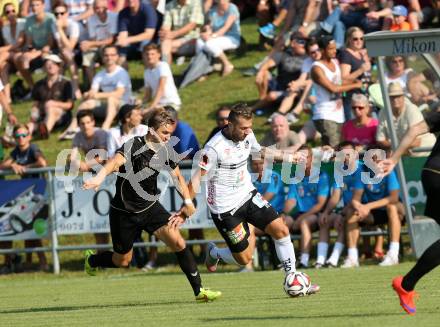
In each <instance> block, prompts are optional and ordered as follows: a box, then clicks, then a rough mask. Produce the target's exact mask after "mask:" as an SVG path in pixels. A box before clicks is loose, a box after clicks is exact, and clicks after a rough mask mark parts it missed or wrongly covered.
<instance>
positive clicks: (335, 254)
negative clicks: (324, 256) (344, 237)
mask: <svg viewBox="0 0 440 327" xmlns="http://www.w3.org/2000/svg"><path fill="white" fill-rule="evenodd" d="M342 250H344V243H340V242H336V243H335V246H334V247H333V251H332V254H331V255H330V258H328V260H327V261H328V262H330V263H331V264H332V265H333V266H337V265H338V261H339V257H340V256H341V253H342Z"/></svg>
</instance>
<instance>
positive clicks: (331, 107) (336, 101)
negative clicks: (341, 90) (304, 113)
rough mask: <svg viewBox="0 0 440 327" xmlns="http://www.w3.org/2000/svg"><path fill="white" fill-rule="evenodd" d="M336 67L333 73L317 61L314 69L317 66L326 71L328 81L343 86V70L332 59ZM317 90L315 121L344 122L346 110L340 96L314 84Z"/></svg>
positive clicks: (314, 110) (314, 111)
mask: <svg viewBox="0 0 440 327" xmlns="http://www.w3.org/2000/svg"><path fill="white" fill-rule="evenodd" d="M332 61H333V64H334V65H335V68H336V69H335V71H334V72H332V71H331V70H330V69H328V67H327V66H326V65H324V64H323V63H320V62H318V61H315V62H314V63H313V64H312V67H314V66H317V67H319V68H321V69H322V70H323V71H324V74H325V76H326V77H327V79H328V80H329V81H330V82H332V83H333V84H336V85H341V84H342V77H341V70H340V68H339V63H338V61H337V60H336V59H332ZM313 85H314V87H315V89H316V104H315V108H314V109H313V120H318V119H324V120H332V121H335V122H337V123H343V122H344V119H345V118H344V108H343V105H342V99H341V96H340V94H335V93H332V92H330V91H328V90H327V89H326V88H324V87H322V86H321V85H319V84H316V83H314V84H313Z"/></svg>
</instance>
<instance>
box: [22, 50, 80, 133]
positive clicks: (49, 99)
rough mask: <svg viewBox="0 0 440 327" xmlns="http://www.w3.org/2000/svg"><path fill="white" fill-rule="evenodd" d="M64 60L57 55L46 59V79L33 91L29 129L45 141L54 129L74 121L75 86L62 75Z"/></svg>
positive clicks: (36, 85)
mask: <svg viewBox="0 0 440 327" xmlns="http://www.w3.org/2000/svg"><path fill="white" fill-rule="evenodd" d="M61 65H62V60H61V58H60V57H58V56H57V55H55V54H51V55H46V56H45V57H44V70H45V71H46V77H45V78H43V79H41V80H39V81H38V82H37V83H36V84H35V87H34V89H33V90H32V99H33V100H34V103H33V106H32V109H31V121H30V123H29V127H30V130H31V134H32V132H33V131H37V133H38V134H39V136H40V137H41V138H43V139H46V138H48V137H49V133H50V132H51V131H52V129H53V128H54V127H55V126H57V127H66V126H67V125H68V124H69V123H70V121H71V119H72V112H71V110H72V108H73V100H74V96H73V86H72V83H71V82H70V81H69V80H68V79H66V78H65V77H64V76H63V75H61V74H60V70H61Z"/></svg>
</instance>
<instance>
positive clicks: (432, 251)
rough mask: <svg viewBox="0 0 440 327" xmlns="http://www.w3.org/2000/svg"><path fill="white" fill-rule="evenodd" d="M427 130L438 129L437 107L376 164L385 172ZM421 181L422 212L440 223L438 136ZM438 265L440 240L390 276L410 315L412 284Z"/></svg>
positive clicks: (439, 129) (438, 114) (437, 130)
mask: <svg viewBox="0 0 440 327" xmlns="http://www.w3.org/2000/svg"><path fill="white" fill-rule="evenodd" d="M429 132H431V133H437V132H440V112H439V111H433V112H430V113H429V114H428V115H427V116H426V117H425V121H421V122H420V123H418V124H416V125H413V126H411V127H410V128H409V129H408V131H407V132H406V134H405V136H404V137H403V139H402V140H401V143H400V144H399V147H398V148H397V149H396V151H395V153H394V154H393V155H392V156H391V158H389V159H387V160H384V161H382V162H381V163H380V164H379V167H381V168H382V170H383V173H384V174H388V173H390V172H391V171H392V170H393V169H394V166H395V165H396V164H397V162H399V159H400V157H401V156H402V155H403V154H404V153H405V152H406V151H407V150H408V149H409V148H410V146H411V145H412V144H413V142H414V141H415V140H416V138H417V136H419V135H423V134H425V133H429ZM422 184H423V188H424V190H425V193H426V196H427V199H426V207H425V215H426V216H428V217H430V218H433V219H434V220H435V221H436V222H437V223H438V224H440V198H439V194H440V139H439V138H438V137H437V142H436V143H435V145H434V148H433V149H432V151H431V154H430V156H429V157H428V159H427V160H426V163H425V166H424V167H423V170H422ZM438 265H440V240H437V241H435V242H434V243H433V244H432V245H431V246H430V247H429V248H427V249H426V251H425V252H424V253H423V255H422V256H421V257H420V258H419V260H418V261H417V263H416V265H415V266H414V267H413V268H412V269H411V270H410V271H409V272H408V273H407V274H406V275H405V276H397V277H396V278H394V279H393V282H392V286H393V288H394V290H395V291H396V293H397V295H398V296H399V299H400V305H401V306H402V308H403V309H404V310H405V311H406V312H407V313H408V314H410V315H414V314H415V313H416V307H415V304H414V297H415V296H416V293H415V291H414V288H415V286H416V284H417V282H418V281H419V280H420V279H421V278H422V277H423V276H425V275H426V274H427V273H429V272H430V271H431V270H433V269H434V268H435V267H437V266H438Z"/></svg>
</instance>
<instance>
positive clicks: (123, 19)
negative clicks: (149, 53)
mask: <svg viewBox="0 0 440 327" xmlns="http://www.w3.org/2000/svg"><path fill="white" fill-rule="evenodd" d="M156 24H157V14H156V10H155V9H154V8H153V6H152V5H150V4H149V3H147V2H145V1H141V0H129V1H128V7H126V8H124V9H122V10H121V11H120V12H119V17H118V36H117V40H116V45H117V46H118V47H120V55H121V56H120V58H119V64H121V65H123V66H124V67H125V68H126V69H128V63H127V60H132V59H140V58H141V54H142V49H143V48H144V46H146V45H147V44H148V43H150V42H151V40H152V39H153V37H154V32H155V30H156Z"/></svg>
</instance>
